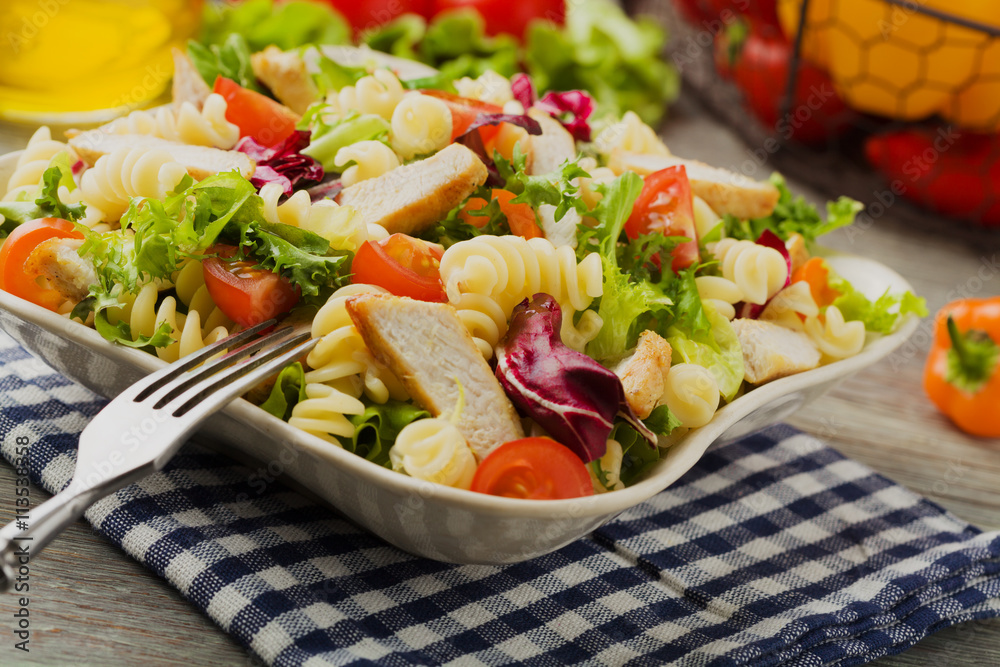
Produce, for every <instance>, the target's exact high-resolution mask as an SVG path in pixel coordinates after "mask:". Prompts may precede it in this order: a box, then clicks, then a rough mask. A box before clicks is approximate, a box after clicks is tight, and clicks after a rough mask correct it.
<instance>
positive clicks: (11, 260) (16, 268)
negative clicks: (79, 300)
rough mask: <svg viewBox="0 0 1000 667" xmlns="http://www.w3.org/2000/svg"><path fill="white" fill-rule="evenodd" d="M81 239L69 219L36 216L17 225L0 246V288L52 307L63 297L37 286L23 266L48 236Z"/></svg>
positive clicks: (53, 308) (81, 236)
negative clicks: (37, 217)
mask: <svg viewBox="0 0 1000 667" xmlns="http://www.w3.org/2000/svg"><path fill="white" fill-rule="evenodd" d="M56 238H58V239H82V238H83V234H81V233H80V232H78V231H77V230H76V226H75V225H74V224H73V223H72V222H70V221H69V220H63V219H62V218H39V219H37V220H29V221H28V222H25V223H22V224H21V225H18V226H17V227H16V228H15V229H14V231H12V232H11V233H10V235H9V236H7V239H6V240H5V241H4V242H3V246H0V289H2V290H4V291H5V292H9V293H10V294H13V295H14V296H16V297H20V298H22V299H24V300H25V301H30V302H31V303H33V304H35V305H37V306H41V307H42V308H47V309H49V310H55V309H56V308H58V307H59V306H60V305H61V304H62V302H63V301H65V299H64V298H63V297H62V296H61V295H60V294H59V293H58V292H57V291H55V290H53V289H47V288H44V287H40V286H39V285H38V283H37V282H35V279H36V277H37V276H31V275H28V274H27V273H25V271H24V265H25V263H26V262H27V261H28V257H30V255H31V253H32V252H33V251H34V250H35V248H37V247H38V245H39V244H40V243H42V242H43V241H48V240H49V239H56Z"/></svg>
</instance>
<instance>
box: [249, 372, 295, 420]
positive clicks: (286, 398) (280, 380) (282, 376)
mask: <svg viewBox="0 0 1000 667" xmlns="http://www.w3.org/2000/svg"><path fill="white" fill-rule="evenodd" d="M305 377H306V374H305V370H303V368H302V364H301V363H299V362H295V363H294V364H292V365H291V366H286V367H285V368H284V369H282V371H281V372H280V373H278V377H277V378H275V380H274V386H272V387H271V393H270V394H269V395H268V397H267V400H265V401H264V402H263V403H261V404H260V408H261V409H262V410H264V411H266V412H268V413H269V414H272V415H274V416H275V417H277V418H278V419H281V420H282V421H288V419H289V418H290V417H291V416H292V409H293V408H294V407H295V406H296V405H298V404H299V402H300V401H304V400H306V380H305Z"/></svg>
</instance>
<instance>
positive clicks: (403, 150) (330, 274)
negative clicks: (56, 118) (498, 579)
mask: <svg viewBox="0 0 1000 667" xmlns="http://www.w3.org/2000/svg"><path fill="white" fill-rule="evenodd" d="M345 53H346V55H345ZM216 55H220V54H218V53H217V54H216ZM175 58H176V75H175V80H174V88H173V92H174V99H173V103H172V104H171V105H169V106H164V107H161V108H159V109H155V110H151V111H134V112H132V113H131V114H129V115H128V116H126V117H123V118H120V119H118V120H115V121H113V122H111V123H109V124H107V125H105V126H103V127H100V128H97V129H95V130H90V131H86V132H76V131H73V132H68V133H67V136H68V139H67V140H66V141H62V140H59V139H56V138H54V137H53V136H52V135H51V133H50V132H49V130H48V129H47V128H41V129H40V130H38V131H37V132H36V133H35V135H34V136H33V137H32V138H31V140H30V141H29V143H28V145H27V147H26V148H25V150H24V151H23V152H22V153H21V155H20V157H19V158H18V160H17V165H16V169H15V171H14V174H13V176H12V177H11V179H10V182H9V183H7V184H6V194H5V195H4V196H3V198H2V202H0V214H2V216H3V217H2V219H0V220H2V224H0V238H3V244H2V246H0V288H2V289H4V290H5V291H7V292H10V293H11V294H14V295H16V296H18V297H21V298H23V299H27V300H29V301H31V302H33V303H35V304H37V305H39V306H41V307H44V308H48V309H50V310H53V311H55V312H57V313H59V314H61V315H62V316H64V317H67V318H71V319H74V320H77V321H79V322H81V323H82V324H85V325H87V326H91V327H94V328H95V329H96V330H97V331H98V332H99V333H100V335H101V336H103V337H104V338H106V339H107V340H109V341H111V342H113V343H115V344H119V345H126V346H130V347H134V348H139V349H143V350H146V351H148V352H150V353H153V354H156V355H158V356H159V357H160V358H162V359H164V360H166V361H173V360H175V359H178V358H179V357H181V356H184V355H186V354H188V353H190V352H192V351H195V350H197V349H199V348H201V347H202V346H204V345H206V344H209V343H211V342H214V341H217V340H220V339H222V338H224V337H226V336H227V335H229V334H231V333H233V332H234V331H236V330H239V329H241V328H245V327H248V326H253V325H256V324H259V323H261V322H265V321H267V320H270V319H272V318H278V319H280V320H284V321H285V322H293V323H303V324H308V325H309V326H310V327H311V330H312V335H313V337H314V338H317V339H319V343H318V344H317V345H316V347H315V348H314V349H313V350H312V351H311V352H310V353H309V355H308V356H307V357H306V358H305V359H303V360H302V361H301V362H299V363H296V364H293V365H292V366H290V367H288V368H286V369H284V370H283V371H282V372H281V373H280V374H278V375H277V376H276V377H274V378H271V379H270V380H269V381H268V382H266V383H264V384H263V385H262V386H260V387H257V388H256V389H255V390H254V391H252V392H251V393H250V394H248V396H247V398H248V399H249V400H251V401H253V402H254V403H256V404H258V405H260V407H261V408H262V409H264V410H266V411H268V412H270V413H271V414H273V415H274V416H276V417H278V418H279V419H283V420H286V421H287V422H288V423H289V424H291V425H292V426H294V427H297V428H299V429H301V430H302V431H304V432H306V433H308V434H311V435H312V436H314V437H316V438H320V439H322V440H324V441H326V442H327V443H329V444H330V445H331V446H336V447H343V448H346V449H348V450H350V451H352V452H354V453H356V454H357V455H359V456H363V457H365V458H367V459H368V460H370V461H372V462H373V463H374V464H376V465H382V466H386V467H389V468H392V469H393V470H397V471H399V472H401V473H403V474H407V475H411V476H413V477H416V478H420V479H424V480H428V481H431V482H435V483H440V484H446V485H449V486H454V487H459V488H463V489H471V490H473V491H480V492H484V493H492V494H496V495H505V496H511V497H522V498H564V497H574V496H580V495H589V494H593V493H604V492H608V491H613V490H615V489H620V488H623V487H625V486H627V485H629V484H631V483H633V482H634V481H636V480H637V479H639V478H641V477H642V475H643V473H644V472H645V471H646V470H648V468H649V467H650V466H651V465H652V464H653V463H655V461H656V460H657V459H658V458H659V456H660V454H661V452H662V451H663V449H664V448H666V447H669V446H671V444H672V443H674V442H677V440H678V439H679V438H682V437H684V435H685V434H686V433H687V431H689V430H690V429H695V428H699V427H701V426H704V425H705V424H707V423H708V422H709V421H710V420H711V419H712V417H713V415H714V414H715V412H716V411H717V410H718V408H719V407H720V405H723V404H725V403H727V402H731V401H733V400H735V399H736V398H737V397H738V396H739V395H741V394H742V393H743V392H745V391H747V390H749V389H752V387H753V386H755V385H759V384H762V383H765V382H769V381H771V380H773V379H775V378H779V377H783V376H786V375H789V374H793V373H798V372H803V371H807V370H809V369H812V368H815V367H817V366H819V365H821V364H825V363H829V362H832V361H835V360H837V359H842V358H845V357H849V356H852V355H855V354H857V353H858V352H859V351H860V350H861V349H862V347H863V346H864V345H865V342H866V340H867V339H868V338H869V337H871V336H876V335H879V334H885V333H889V332H891V331H892V330H893V329H894V328H895V327H896V326H897V324H898V322H899V321H900V320H901V318H903V317H905V316H906V315H908V314H911V313H914V314H921V313H923V312H924V307H923V303H922V300H921V299H919V298H917V297H915V296H914V295H912V294H910V293H906V294H888V293H887V294H885V295H883V296H881V297H880V298H879V299H877V300H875V301H871V300H869V299H868V298H866V297H865V296H864V295H863V294H862V293H861V292H859V291H858V290H857V289H856V288H855V287H854V286H852V285H850V284H849V283H848V282H847V281H845V280H843V279H842V278H840V277H839V276H837V275H836V274H835V273H834V272H833V271H832V270H831V269H830V267H829V266H828V265H827V264H826V262H825V261H824V260H823V259H822V257H821V256H818V255H814V254H813V253H814V250H815V248H814V242H815V239H816V237H817V236H819V235H821V234H823V233H826V232H828V231H830V230H832V229H835V228H837V227H841V226H844V225H849V224H851V222H852V221H853V218H854V216H855V214H856V213H857V211H858V210H859V208H860V205H859V204H857V203H856V202H854V201H851V200H849V199H846V198H842V199H841V200H839V201H837V202H832V203H830V204H829V205H828V206H827V211H826V216H825V218H824V217H821V216H820V215H819V213H818V212H817V211H816V210H815V208H814V207H812V206H811V205H809V204H808V203H806V202H805V201H803V200H802V199H801V198H799V199H796V198H793V197H792V195H791V193H790V192H789V191H788V189H787V188H786V187H785V185H784V182H783V181H782V180H781V179H780V177H777V176H775V177H773V178H772V179H771V180H770V181H769V182H756V181H751V180H749V179H746V178H743V177H741V176H739V175H737V174H734V173H731V172H728V171H726V170H722V169H716V168H713V167H711V166H709V165H705V164H703V163H700V162H697V161H693V160H687V159H683V158H680V157H677V156H675V155H673V154H672V153H671V152H670V150H669V149H668V147H667V146H666V145H664V143H663V142H662V141H661V140H660V139H659V138H658V137H657V135H656V133H655V132H654V131H653V130H652V129H651V128H650V127H649V126H648V125H646V124H645V123H644V122H643V121H642V120H641V119H640V118H639V117H638V116H637V115H636V114H634V113H631V112H627V113H625V114H624V115H623V116H621V117H615V116H611V115H608V114H604V113H602V110H601V109H600V108H595V104H594V102H593V100H592V99H591V98H590V96H589V95H588V94H587V93H585V92H583V91H566V92H562V93H552V92H550V93H547V94H546V95H545V96H543V97H541V98H540V99H539V98H538V96H537V95H536V94H535V92H534V87H533V85H532V81H531V79H530V78H529V77H528V76H526V75H523V74H522V75H517V76H515V77H514V78H513V79H507V78H505V77H502V76H500V75H498V74H495V73H493V72H487V73H485V74H484V75H482V76H480V77H479V78H476V79H471V78H463V79H460V80H455V81H447V80H442V79H441V77H439V76H436V75H435V73H434V72H428V71H427V70H426V68H425V67H424V66H420V67H413V66H412V63H409V62H408V61H403V60H399V59H395V58H392V57H388V56H385V55H384V54H377V53H375V52H367V51H363V50H358V51H350V52H345V51H344V50H343V47H338V49H337V50H336V51H324V50H323V49H317V48H309V49H304V50H297V51H289V52H282V51H279V50H277V49H268V50H265V51H263V52H261V53H257V54H254V56H253V57H252V59H251V62H250V63H244V65H245V67H242V68H240V69H239V71H238V73H236V74H233V75H232V76H234V77H235V78H230V77H229V76H223V75H222V74H220V73H219V72H218V71H216V70H218V69H219V68H222V67H223V65H224V64H225V63H224V62H223V59H222V58H221V56H220V61H219V68H216V70H211V69H210V70H209V71H207V72H206V71H205V68H204V61H205V55H204V54H201V55H200V56H199V58H198V61H199V64H200V65H201V67H198V66H196V65H195V64H194V62H192V60H190V59H188V57H187V56H186V55H185V54H181V53H179V52H178V53H177V54H175ZM213 72H214V78H213V77H212V73H213ZM226 73H230V72H228V71H226Z"/></svg>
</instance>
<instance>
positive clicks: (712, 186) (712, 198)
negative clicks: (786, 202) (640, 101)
mask: <svg viewBox="0 0 1000 667" xmlns="http://www.w3.org/2000/svg"><path fill="white" fill-rule="evenodd" d="M677 165H684V168H685V169H686V170H687V175H688V180H690V181H691V192H692V193H694V194H695V195H697V196H698V197H701V198H702V199H704V200H705V202H706V203H707V204H708V205H709V206H711V207H712V210H713V211H715V212H716V213H717V214H719V215H725V214H727V213H729V214H732V215H735V216H736V217H737V218H740V219H743V218H763V217H766V216H769V215H771V213H772V212H773V211H774V206H775V205H776V204H777V203H778V195H779V193H778V189H777V188H776V187H774V186H773V185H771V184H770V183H765V182H760V181H754V180H752V179H749V178H747V177H746V176H743V175H741V174H737V173H735V172H732V171H729V170H727V169H719V168H717V167H711V166H709V165H707V164H705V163H704V162H698V161H697V160H685V159H683V158H679V157H674V156H670V155H640V154H638V153H624V154H623V155H622V156H621V158H620V161H615V163H614V164H612V165H611V168H612V169H614V170H615V172H616V173H619V174H620V173H621V172H623V171H634V172H635V173H637V174H639V175H640V176H645V175H647V174H651V173H653V172H654V171H659V170H661V169H666V168H667V167H674V166H677Z"/></svg>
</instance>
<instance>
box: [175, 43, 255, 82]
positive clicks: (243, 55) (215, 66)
mask: <svg viewBox="0 0 1000 667" xmlns="http://www.w3.org/2000/svg"><path fill="white" fill-rule="evenodd" d="M187 54H188V58H190V59H191V62H192V63H193V64H194V66H195V69H197V70H198V73H199V74H201V78H202V79H204V81H205V83H207V84H208V85H209V86H210V87H211V86H213V85H215V80H216V78H218V77H220V76H222V77H225V78H227V79H232V80H233V81H235V82H236V83H238V84H240V85H241V86H243V87H244V88H249V89H250V90H255V91H257V92H258V93H259V92H261V88H260V86H258V85H257V77H256V76H254V73H253V67H252V66H251V65H250V47H249V46H248V45H247V42H246V39H244V37H243V35H241V34H239V33H232V34H230V35H229V36H228V37H226V41H225V42H223V43H222V44H221V45H219V44H210V45H207V46H206V45H204V44H201V43H199V42H195V41H193V40H192V41H189V42H188V45H187Z"/></svg>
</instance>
